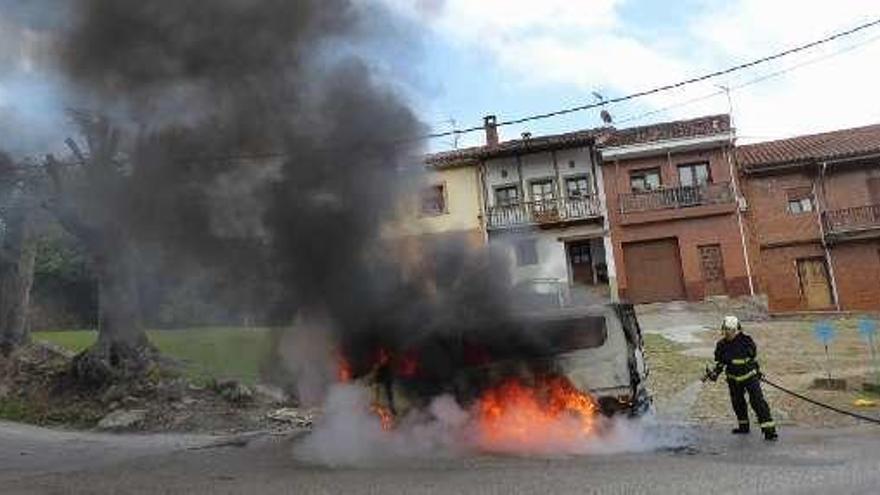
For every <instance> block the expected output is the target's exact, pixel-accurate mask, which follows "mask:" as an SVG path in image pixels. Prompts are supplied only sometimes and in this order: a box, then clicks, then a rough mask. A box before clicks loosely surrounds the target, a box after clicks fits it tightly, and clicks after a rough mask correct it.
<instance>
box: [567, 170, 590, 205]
mask: <svg viewBox="0 0 880 495" xmlns="http://www.w3.org/2000/svg"><path fill="white" fill-rule="evenodd" d="M590 189H591V188H590V178H589V177H588V176H581V177H569V178H567V179H565V193H566V195H567V196H568V199H577V198H586V197H588V196H589V195H590Z"/></svg>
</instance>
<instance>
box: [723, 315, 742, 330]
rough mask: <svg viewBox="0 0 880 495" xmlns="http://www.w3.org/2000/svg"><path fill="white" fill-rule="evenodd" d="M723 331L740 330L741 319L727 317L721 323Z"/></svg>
mask: <svg viewBox="0 0 880 495" xmlns="http://www.w3.org/2000/svg"><path fill="white" fill-rule="evenodd" d="M721 329H722V330H739V318H737V317H736V316H725V317H724V321H723V322H721Z"/></svg>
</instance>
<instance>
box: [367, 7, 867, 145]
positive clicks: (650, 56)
mask: <svg viewBox="0 0 880 495" xmlns="http://www.w3.org/2000/svg"><path fill="white" fill-rule="evenodd" d="M382 1H384V2H386V3H388V4H389V5H391V7H392V8H393V9H395V10H397V11H399V12H400V13H401V14H402V15H403V16H406V17H407V18H409V19H411V20H412V21H413V22H414V23H416V24H417V25H418V26H419V27H420V29H422V30H423V32H425V33H427V36H428V39H427V41H426V43H425V46H426V51H425V54H424V55H423V58H422V59H421V60H420V62H419V65H420V81H419V87H418V90H417V91H416V95H417V96H415V97H414V100H415V104H416V106H417V107H418V108H419V111H420V112H421V113H422V115H423V118H424V119H425V121H427V122H428V123H429V124H430V125H432V126H433V127H434V128H435V130H437V131H444V130H451V129H453V128H454V127H455V128H467V127H472V126H476V125H479V124H480V123H481V122H482V117H483V116H484V115H487V114H495V115H497V116H498V118H499V120H506V119H513V118H518V117H522V116H527V115H531V114H536V113H543V112H547V111H553V110H557V109H561V108H566V107H571V106H578V105H582V104H588V103H593V102H595V101H596V96H594V94H593V93H599V94H600V95H602V96H603V97H604V98H614V97H619V96H623V95H626V94H629V93H632V92H637V91H641V90H645V89H649V88H652V87H655V86H660V85H665V84H669V83H673V82H677V81H679V80H683V79H687V78H690V77H694V76H698V75H702V74H704V73H708V72H713V71H715V70H719V69H724V68H727V67H729V66H733V65H737V64H740V63H743V62H747V61H750V60H752V59H756V58H760V57H763V56H766V55H770V54H773V53H776V52H780V51H783V50H785V49H787V48H791V47H793V46H796V45H800V44H803V43H806V42H810V41H813V40H816V39H819V38H822V37H825V36H828V35H830V34H833V33H836V32H839V31H842V30H846V29H849V28H851V27H854V26H856V25H858V24H861V23H864V22H868V21H871V20H874V19H876V18H880V3H878V2H877V1H876V0H835V1H834V2H828V1H815V0H800V1H793V0H772V1H768V0H724V1H716V0H677V1H675V2H669V1H649V0H541V1H533V0H479V1H475V0H445V1H442V0H382ZM878 63H880V26H878V27H874V28H871V29H869V30H866V31H864V32H862V33H859V34H856V35H853V36H851V37H848V38H845V39H842V40H840V41H835V42H832V43H829V44H826V45H824V46H822V47H819V48H816V49H811V50H809V51H807V52H803V53H800V54H797V55H793V56H790V57H786V58H784V59H782V60H779V61H775V62H772V63H768V64H765V65H762V66H759V67H756V68H752V69H748V70H744V71H742V72H739V73H736V74H731V75H728V76H722V77H719V78H717V79H713V80H711V81H710V82H707V83H704V84H697V85H693V86H689V87H687V88H685V89H682V90H675V91H670V92H667V93H663V94H662V95H657V96H652V97H647V98H643V99H639V100H637V101H632V102H627V103H622V104H618V105H609V106H608V107H607V110H608V111H609V112H610V113H611V115H612V116H613V118H614V125H615V126H617V127H628V126H633V125H643V124H649V123H653V122H660V121H667V120H675V119H680V118H690V117H696V116H699V115H704V114H710V113H723V112H727V111H728V110H729V109H730V108H731V106H732V109H733V117H734V124H735V126H736V127H737V131H738V136H739V139H740V142H754V141H765V140H769V139H777V138H783V137H789V136H793V135H797V134H804V133H813V132H822V131H827V130H832V129H836V128H844V127H853V126H859V125H867V124H873V123H880V98H877V89H878V88H880V67H878ZM779 72H782V74H777V73H779ZM718 86H726V87H729V88H732V90H731V92H730V100H728V98H727V96H726V94H725V92H724V91H723V90H722V89H719V87H718ZM713 94H714V96H709V95H713ZM693 100H697V101H693ZM689 101H690V103H687V102H689ZM685 103H687V104H685ZM598 125H601V120H600V118H599V111H598V110H588V111H584V112H580V113H576V114H573V115H569V116H566V117H562V118H553V119H548V120H545V121H541V122H532V123H529V124H526V125H523V126H511V127H509V128H504V129H502V130H501V136H502V139H513V138H516V137H518V136H519V135H520V133H522V132H525V131H528V132H531V133H532V134H533V135H542V134H548V133H556V132H567V131H573V130H578V129H583V128H589V127H594V126H598ZM482 140H483V136H482V135H481V134H480V133H474V134H471V135H468V136H464V137H462V138H460V139H459V140H458V141H457V142H456V141H455V140H453V139H451V138H441V139H437V140H435V141H433V142H432V143H431V149H432V150H435V151H437V150H443V149H449V148H453V147H455V146H456V145H457V146H459V147H462V146H468V145H474V144H482Z"/></svg>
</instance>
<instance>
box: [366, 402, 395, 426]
mask: <svg viewBox="0 0 880 495" xmlns="http://www.w3.org/2000/svg"><path fill="white" fill-rule="evenodd" d="M370 410H371V411H373V414H375V415H376V416H378V417H379V422H380V423H381V424H382V431H391V428H393V427H394V414H392V413H391V410H389V409H388V408H387V407H385V406H382V405H379V404H373V405H372V406H370Z"/></svg>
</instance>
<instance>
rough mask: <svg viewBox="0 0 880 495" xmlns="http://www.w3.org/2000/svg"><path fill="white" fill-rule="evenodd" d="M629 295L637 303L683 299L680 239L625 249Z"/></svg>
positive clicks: (628, 246)
mask: <svg viewBox="0 0 880 495" xmlns="http://www.w3.org/2000/svg"><path fill="white" fill-rule="evenodd" d="M623 259H624V263H625V265H624V266H625V267H626V282H627V293H628V294H629V299H630V300H631V301H632V302H636V303H646V302H659V301H674V300H676V299H684V298H685V291H684V281H683V280H682V276H681V258H680V257H679V251H678V240H677V239H661V240H658V241H647V242H632V243H627V244H624V245H623Z"/></svg>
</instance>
